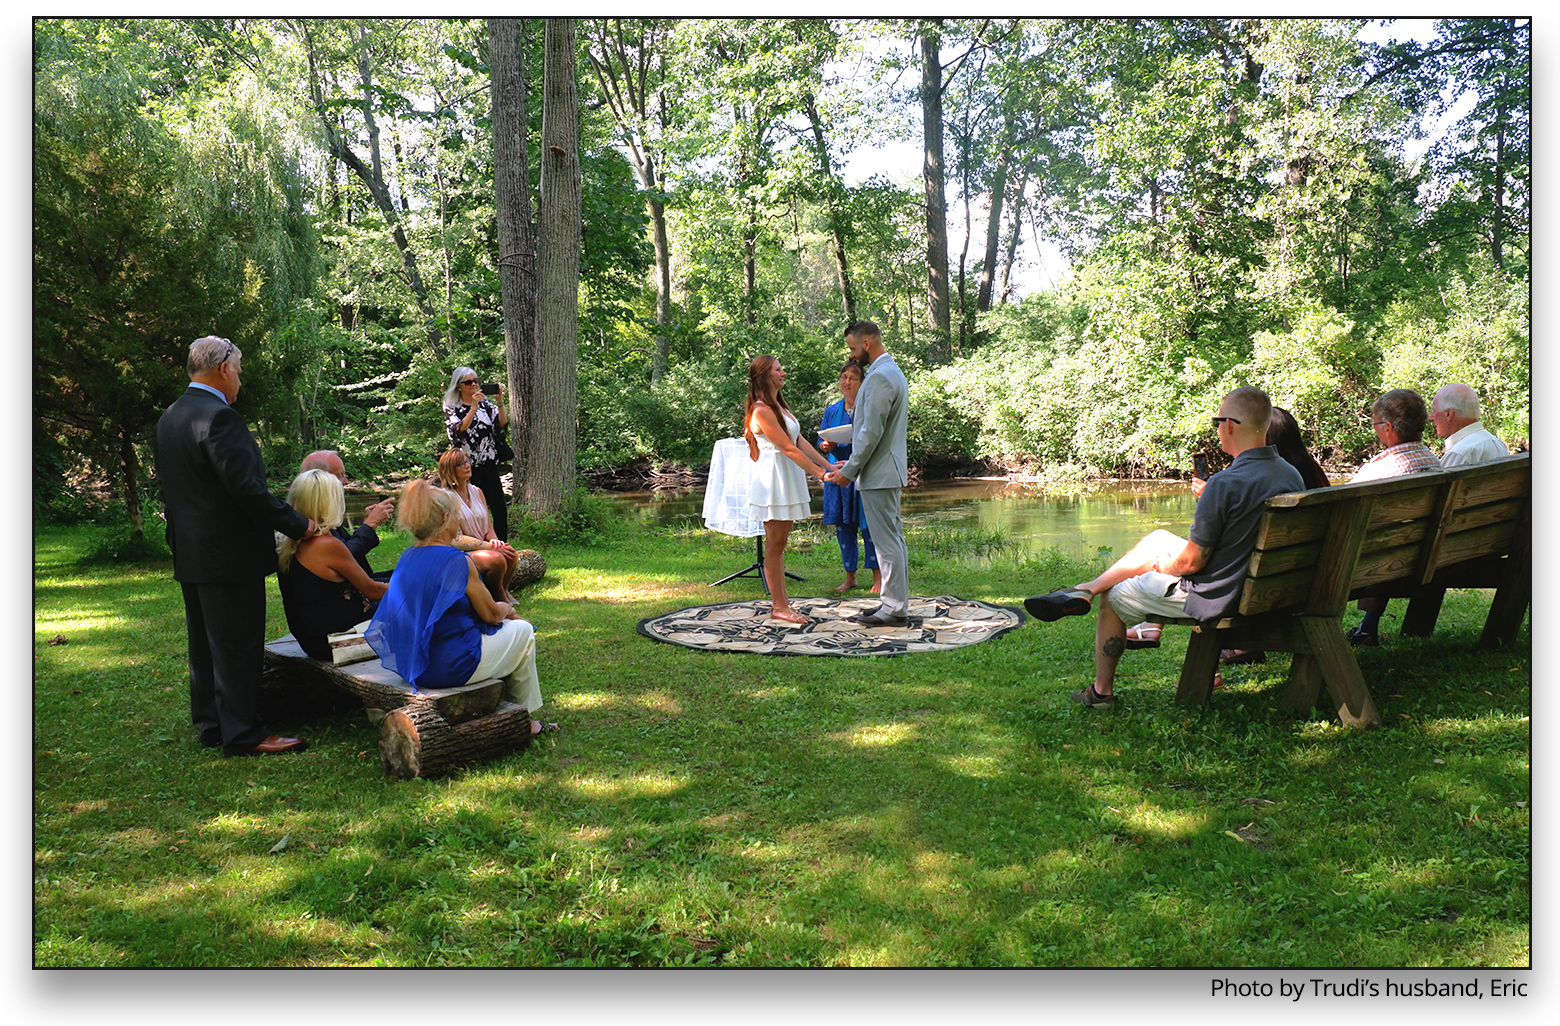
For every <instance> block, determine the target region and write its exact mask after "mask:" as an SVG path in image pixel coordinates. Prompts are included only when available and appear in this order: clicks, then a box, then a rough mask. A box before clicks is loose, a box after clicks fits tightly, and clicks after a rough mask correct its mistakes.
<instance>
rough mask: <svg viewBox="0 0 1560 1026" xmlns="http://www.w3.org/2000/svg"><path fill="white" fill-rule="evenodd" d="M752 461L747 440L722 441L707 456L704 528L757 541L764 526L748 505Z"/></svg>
mask: <svg viewBox="0 0 1560 1026" xmlns="http://www.w3.org/2000/svg"><path fill="white" fill-rule="evenodd" d="M752 477H753V461H752V459H750V458H749V457H748V444H747V439H746V438H722V439H720V440H719V441H717V442H716V443H715V448H714V450H713V451H712V452H711V453H710V479H709V482H708V483H707V484H706V485H705V487H704V526H705V527H708V528H709V529H710V530H711V531H719V532H720V533H721V534H730V535H735V536H736V537H738V538H756V537H758V536H759V535H761V534H763V533H764V523H763V521H761V520H754V519H753V509H752V507H751V506H749V505H748V490H749V488H750V486H751V484H752Z"/></svg>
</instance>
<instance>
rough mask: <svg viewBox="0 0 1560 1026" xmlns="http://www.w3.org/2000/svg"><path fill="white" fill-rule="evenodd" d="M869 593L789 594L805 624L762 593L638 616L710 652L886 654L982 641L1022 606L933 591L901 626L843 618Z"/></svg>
mask: <svg viewBox="0 0 1560 1026" xmlns="http://www.w3.org/2000/svg"><path fill="white" fill-rule="evenodd" d="M877 605H878V600H877V597H876V596H868V597H866V598H853V599H827V598H795V599H792V600H791V607H792V608H793V609H795V610H796V611H797V612H799V613H801V614H802V615H804V616H806V617H808V618H809V619H811V620H812V623H810V624H807V625H805V626H800V625H797V624H792V623H786V622H785V621H783V620H774V619H771V618H770V616H769V600H768V599H755V600H753V601H750V602H723V603H721V604H719V605H714V606H690V607H689V608H687V609H679V610H676V611H675V612H671V613H662V614H661V615H659V616H651V617H646V618H645V619H643V620H641V621H639V633H640V634H643V635H644V636H645V637H647V638H654V639H655V640H656V641H664V642H667V643H668V644H672V645H684V646H686V647H688V648H702V649H708V650H710V651H713V652H747V653H751V654H757V655H807V656H886V655H904V654H905V653H908V652H939V651H943V650H945V649H950V648H964V647H965V646H967V645H978V644H980V643H981V642H982V641H989V640H991V639H992V638H995V637H997V636H998V635H1000V634H1005V633H1007V632H1008V631H1010V630H1012V629H1013V628H1015V627H1017V626H1019V625H1020V624H1022V623H1023V622H1024V619H1025V618H1024V613H1023V611H1022V610H1019V609H1014V608H1012V607H1010V606H994V605H991V604H990V603H988V602H978V601H976V600H974V599H961V598H955V597H954V596H952V595H939V596H937V597H936V598H916V597H912V598H911V599H910V608H909V610H908V611H907V614H906V616H907V619H908V621H909V622H908V623H907V624H906V625H905V626H903V627H866V626H863V625H862V624H859V623H851V622H850V620H849V619H848V617H852V616H855V615H857V614H858V613H866V612H870V611H872V610H874V609H876V608H877Z"/></svg>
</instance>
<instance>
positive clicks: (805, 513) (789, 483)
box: [748, 411, 812, 520]
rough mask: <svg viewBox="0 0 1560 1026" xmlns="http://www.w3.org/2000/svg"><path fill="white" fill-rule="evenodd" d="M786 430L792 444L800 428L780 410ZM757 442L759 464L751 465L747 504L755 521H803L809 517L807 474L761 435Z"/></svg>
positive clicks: (810, 504) (809, 503) (809, 500)
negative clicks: (751, 475)
mask: <svg viewBox="0 0 1560 1026" xmlns="http://www.w3.org/2000/svg"><path fill="white" fill-rule="evenodd" d="M781 416H782V417H783V418H784V420H785V430H786V433H787V434H788V435H790V437H791V441H792V443H793V444H794V443H795V442H796V439H797V435H798V432H799V431H800V430H801V425H800V424H798V423H797V421H796V418H795V417H793V416H791V414H790V413H788V412H785V411H781ZM754 437H755V438H756V439H757V440H758V462H756V463H754V464H753V478H752V485H751V487H750V488H749V489H748V505H749V506H751V507H752V510H753V519H754V520H806V519H807V518H808V517H810V516H812V496H811V495H810V494H809V493H808V491H807V471H805V470H803V469H802V468H801V467H799V466H797V465H796V464H795V463H793V462H792V461H791V459H790V458H789V457H788V456H786V454H785V453H783V452H781V451H780V450H779V449H776V448H775V443H773V442H771V441H770V440H769V439H768V438H766V437H765V436H764V434H763V432H761V431H760V432H755V433H754Z"/></svg>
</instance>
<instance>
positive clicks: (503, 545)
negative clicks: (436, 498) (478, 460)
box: [439, 449, 520, 602]
mask: <svg viewBox="0 0 1560 1026" xmlns="http://www.w3.org/2000/svg"><path fill="white" fill-rule="evenodd" d="M439 484H441V485H443V486H444V487H445V488H446V489H448V490H449V491H450V492H453V493H454V495H455V497H456V498H457V499H459V500H460V509H459V511H458V512H459V514H460V534H459V535H458V536H457V537H456V538H455V541H454V543H453V544H454V546H455V547H456V548H457V549H460V550H461V551H462V552H465V553H467V554H469V555H470V556H471V561H472V562H473V563H475V564H476V565H477V575H478V576H480V577H481V578H482V581H483V583H484V584H486V585H487V588H488V591H490V592H492V594H493V597H494V598H495V599H497V600H498V601H500V602H514V600H515V597H514V595H512V594H510V591H509V586H510V585H511V584H513V583H514V579H515V570H516V568H517V567H518V566H519V565H520V553H518V552H516V551H515V549H514V546H512V545H510V544H509V543H508V542H505V541H501V540H500V539H499V537H498V535H497V534H495V533H494V532H493V517H492V516H491V515H490V514H489V513H488V508H487V500H486V499H485V498H484V497H483V495H482V489H480V488H473V487H472V485H471V457H469V456H467V455H466V452H465V450H463V449H450V450H448V451H447V452H445V454H444V455H443V456H440V457H439Z"/></svg>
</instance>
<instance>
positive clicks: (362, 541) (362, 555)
mask: <svg viewBox="0 0 1560 1026" xmlns="http://www.w3.org/2000/svg"><path fill="white" fill-rule="evenodd" d="M330 533H331V534H333V535H335V536H336V537H337V538H340V539H341V541H342V544H344V545H346V547H347V551H348V552H350V553H352V558H353V559H355V560H357V565H358V566H360V567H362V568H363V572H364V573H365V574H368V575H369V576H373V573H374V571H372V570H370V569H369V567H368V554H369V552H370V551H371V550H372V549H373V548H374V546H375V545H378V544H379V532H378V531H376V530H374V529H373V528H372V527H369V526H368V525H367V524H359V525H357V530H355V531H353V532H352V533H351V534H348V533H347V529H346V528H345V527H333V528H331V531H330Z"/></svg>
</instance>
